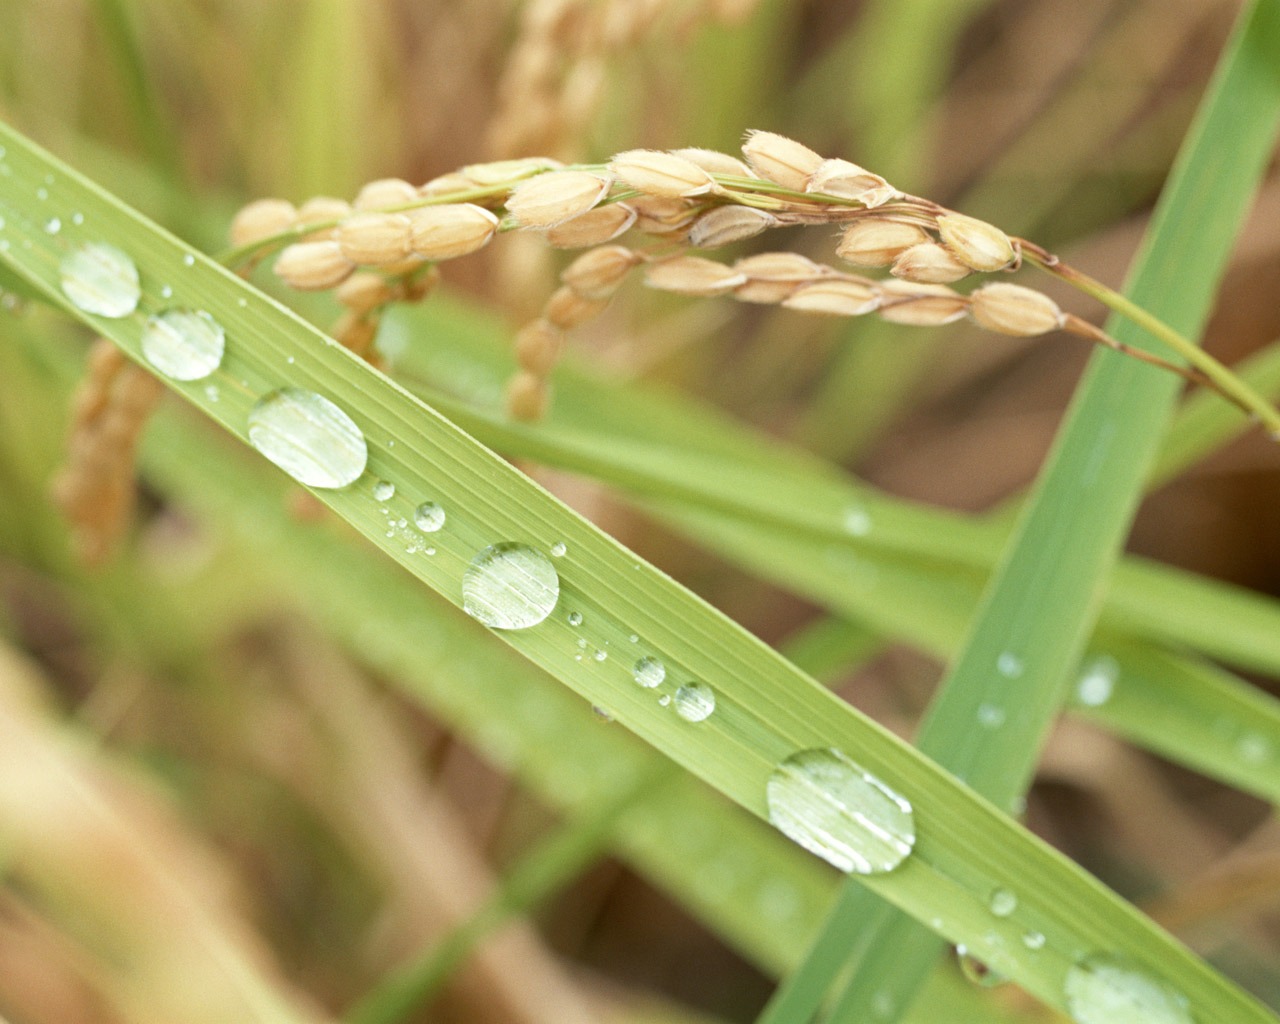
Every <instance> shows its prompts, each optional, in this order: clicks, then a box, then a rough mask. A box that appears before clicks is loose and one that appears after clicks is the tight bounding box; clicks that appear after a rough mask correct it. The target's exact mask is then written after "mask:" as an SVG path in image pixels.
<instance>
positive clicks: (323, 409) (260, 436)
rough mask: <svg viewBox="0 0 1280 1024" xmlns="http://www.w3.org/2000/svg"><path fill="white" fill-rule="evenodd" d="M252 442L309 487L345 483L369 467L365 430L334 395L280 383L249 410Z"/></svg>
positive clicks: (355, 478) (343, 484) (335, 485)
mask: <svg viewBox="0 0 1280 1024" xmlns="http://www.w3.org/2000/svg"><path fill="white" fill-rule="evenodd" d="M249 443H250V444H252V445H253V446H254V447H255V448H257V449H258V451H260V452H261V453H262V454H263V455H265V456H266V457H267V458H268V459H270V460H271V461H272V462H274V463H275V464H276V465H277V466H279V467H280V468H281V469H283V470H284V471H285V472H286V473H288V474H289V475H290V476H291V477H293V478H294V479H295V480H297V481H298V482H299V483H301V484H306V485H307V486H308V487H346V486H347V484H350V483H353V482H354V481H355V480H357V479H358V478H359V476H360V474H361V473H363V472H364V466H365V462H366V460H367V459H368V457H369V451H368V447H367V446H366V445H365V440H364V435H363V434H362V433H360V428H359V427H357V426H356V425H355V423H354V422H352V420H351V417H350V416H348V415H347V414H346V413H345V412H343V411H342V410H341V409H339V408H338V407H337V406H336V405H334V404H333V403H332V402H331V401H329V399H327V398H324V397H323V396H321V395H317V394H316V393H315V392H314V391H303V390H302V389H301V388H281V389H280V390H279V391H273V392H271V394H269V395H264V396H263V397H262V398H260V399H258V401H257V403H256V404H255V405H254V407H253V408H252V409H250V410H249Z"/></svg>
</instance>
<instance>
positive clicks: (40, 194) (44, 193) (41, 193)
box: [36, 188, 49, 199]
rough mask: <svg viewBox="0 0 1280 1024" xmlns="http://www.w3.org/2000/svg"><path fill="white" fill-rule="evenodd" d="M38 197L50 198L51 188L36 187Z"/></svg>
mask: <svg viewBox="0 0 1280 1024" xmlns="http://www.w3.org/2000/svg"><path fill="white" fill-rule="evenodd" d="M36 198H37V199H48V198H49V190H48V189H47V188H38V189H36Z"/></svg>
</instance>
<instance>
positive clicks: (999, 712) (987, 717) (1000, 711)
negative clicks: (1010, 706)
mask: <svg viewBox="0 0 1280 1024" xmlns="http://www.w3.org/2000/svg"><path fill="white" fill-rule="evenodd" d="M1004 720H1005V710H1004V708H1002V707H1000V706H999V705H998V704H979V705H978V724H979V725H981V726H982V727H983V728H984V729H999V728H1000V726H1002V725H1004Z"/></svg>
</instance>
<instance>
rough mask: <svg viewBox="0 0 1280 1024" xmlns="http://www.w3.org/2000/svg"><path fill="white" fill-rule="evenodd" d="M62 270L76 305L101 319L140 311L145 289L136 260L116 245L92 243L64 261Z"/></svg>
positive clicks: (68, 294) (64, 283) (65, 289)
mask: <svg viewBox="0 0 1280 1024" xmlns="http://www.w3.org/2000/svg"><path fill="white" fill-rule="evenodd" d="M58 270H59V272H60V274H61V276H62V291H63V294H65V295H66V297H67V298H68V299H70V300H71V303H72V305H74V306H75V307H76V308H77V309H82V310H84V311H85V312H86V313H96V314H97V315H98V316H106V317H113V318H114V317H122V316H128V315H129V314H130V313H132V312H133V311H134V310H135V309H137V308H138V299H139V297H140V296H141V295H142V288H141V286H140V285H139V284H138V268H137V267H136V266H134V263H133V260H131V259H129V257H128V256H126V255H125V254H124V253H122V252H121V251H120V250H119V249H117V248H116V247H115V246H114V245H107V244H106V243H105V242H89V243H87V244H86V245H82V246H80V248H78V249H76V250H75V251H74V252H71V253H68V254H67V255H66V256H65V257H63V260H62V263H61V264H60V265H59V267H58Z"/></svg>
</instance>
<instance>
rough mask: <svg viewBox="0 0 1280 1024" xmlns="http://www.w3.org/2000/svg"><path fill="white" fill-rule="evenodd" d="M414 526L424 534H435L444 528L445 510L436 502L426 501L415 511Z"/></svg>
mask: <svg viewBox="0 0 1280 1024" xmlns="http://www.w3.org/2000/svg"><path fill="white" fill-rule="evenodd" d="M413 525H414V526H416V527H417V528H418V529H419V530H421V531H422V532H423V533H435V532H436V531H437V530H439V529H440V528H441V527H442V526H444V509H443V508H441V507H440V506H439V505H437V504H436V503H435V502H434V501H424V502H423V503H422V504H421V505H419V506H418V507H417V508H416V509H414V511H413Z"/></svg>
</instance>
